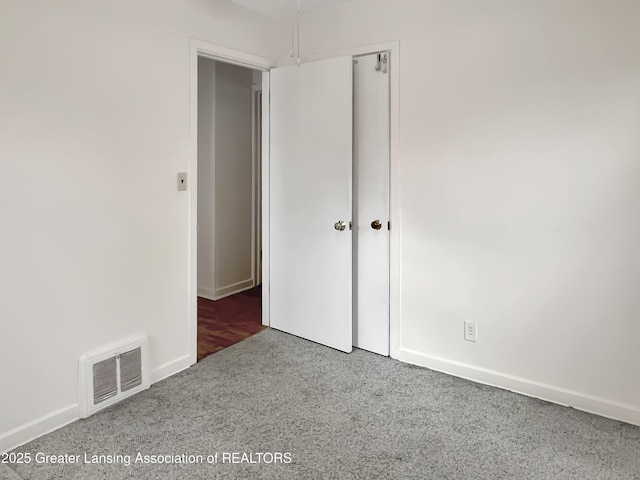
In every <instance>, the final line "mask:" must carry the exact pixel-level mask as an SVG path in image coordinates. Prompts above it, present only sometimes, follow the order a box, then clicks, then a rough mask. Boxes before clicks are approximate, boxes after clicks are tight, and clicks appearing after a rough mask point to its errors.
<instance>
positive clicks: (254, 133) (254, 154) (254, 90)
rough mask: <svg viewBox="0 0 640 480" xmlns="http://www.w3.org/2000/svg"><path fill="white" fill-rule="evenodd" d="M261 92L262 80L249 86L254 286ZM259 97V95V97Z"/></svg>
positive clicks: (257, 268) (257, 275)
mask: <svg viewBox="0 0 640 480" xmlns="http://www.w3.org/2000/svg"><path fill="white" fill-rule="evenodd" d="M258 94H262V82H261V83H260V85H252V87H251V159H252V167H253V169H252V172H253V177H252V188H251V191H252V195H253V198H252V199H251V200H252V202H251V204H252V215H253V218H252V225H253V231H252V233H251V235H252V237H251V240H252V244H251V251H252V252H253V253H252V259H251V266H252V269H253V270H252V271H253V279H254V286H257V285H260V283H262V278H261V271H260V252H261V250H262V241H261V240H262V239H261V238H260V235H261V234H262V228H260V226H259V224H260V221H261V217H262V215H261V214H262V197H261V196H260V187H261V183H262V172H261V166H262V165H261V160H262V159H261V155H260V153H261V148H258V127H259V126H260V127H261V126H262V116H261V117H260V119H258V115H257V112H256V110H257V108H258V97H260V95H258ZM260 98H261V97H260ZM260 103H261V105H260V107H261V109H262V100H261V101H260ZM260 147H262V142H260Z"/></svg>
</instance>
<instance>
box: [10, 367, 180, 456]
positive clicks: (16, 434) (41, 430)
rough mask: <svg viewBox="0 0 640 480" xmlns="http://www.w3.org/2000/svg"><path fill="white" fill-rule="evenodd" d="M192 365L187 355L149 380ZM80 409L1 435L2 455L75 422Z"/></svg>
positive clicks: (63, 410) (151, 374)
mask: <svg viewBox="0 0 640 480" xmlns="http://www.w3.org/2000/svg"><path fill="white" fill-rule="evenodd" d="M191 365H192V362H191V357H190V355H185V356H183V357H180V358H178V359H176V360H173V361H171V362H169V363H166V364H164V365H162V366H161V367H159V368H156V369H155V370H153V371H151V372H149V379H150V381H151V383H152V384H154V383H156V382H159V381H160V380H164V379H165V378H167V377H170V376H172V375H175V374H176V373H178V372H181V371H183V370H186V369H187V368H189V367H190V366H191ZM78 408H79V406H78V404H77V403H76V404H73V405H69V406H68V407H65V408H61V409H60V410H56V411H55V412H52V413H50V414H48V415H45V416H43V417H40V418H38V419H36V420H33V421H31V422H28V423H25V424H23V425H20V426H18V427H16V428H14V429H12V430H9V431H8V432H6V433H2V434H0V453H4V452H9V451H11V450H13V449H14V448H17V447H19V446H21V445H24V444H25V443H29V442H31V441H32V440H35V439H36V438H38V437H41V436H43V435H46V434H47V433H51V432H53V431H54V430H57V429H59V428H62V427H64V426H66V425H69V424H70V423H73V422H75V421H76V420H78V419H79V418H80V416H79V411H78Z"/></svg>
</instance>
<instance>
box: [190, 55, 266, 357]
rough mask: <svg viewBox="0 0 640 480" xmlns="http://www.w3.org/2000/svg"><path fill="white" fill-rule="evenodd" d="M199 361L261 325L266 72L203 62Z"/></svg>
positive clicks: (200, 59)
mask: <svg viewBox="0 0 640 480" xmlns="http://www.w3.org/2000/svg"><path fill="white" fill-rule="evenodd" d="M197 69H198V75H197V79H198V119H197V120H198V132H197V135H198V139H197V144H198V151H197V156H198V158H197V161H198V173H197V205H198V213H197V259H198V260H197V272H198V273H197V294H198V299H197V319H198V324H197V345H198V347H197V360H198V361H200V360H202V359H203V358H205V357H207V356H208V355H210V354H212V353H215V352H217V351H219V350H222V349H224V348H226V347H229V346H231V345H233V344H235V343H237V342H239V341H241V340H244V339H245V338H247V337H249V336H251V335H253V334H255V333H258V332H259V331H261V330H262V329H264V328H265V327H264V326H263V325H262V308H261V307H262V286H261V284H262V262H261V258H262V241H261V230H262V225H261V214H260V212H261V171H260V170H261V166H260V164H261V147H260V145H261V101H262V99H261V96H262V93H261V90H262V72H261V71H258V70H252V69H250V68H247V67H244V66H238V65H233V64H229V63H224V62H220V61H217V60H214V59H211V58H206V57H204V56H200V57H198V66H197Z"/></svg>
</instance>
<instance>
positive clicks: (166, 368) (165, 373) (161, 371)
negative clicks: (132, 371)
mask: <svg viewBox="0 0 640 480" xmlns="http://www.w3.org/2000/svg"><path fill="white" fill-rule="evenodd" d="M191 365H193V363H192V362H191V356H190V355H185V356H183V357H180V358H177V359H176V360H173V361H171V362H169V363H165V364H164V365H162V366H161V367H159V368H156V369H155V370H153V371H151V372H149V380H151V384H154V383H156V382H159V381H160V380H164V379H165V378H169V377H171V376H172V375H175V374H176V373H180V372H181V371H183V370H186V369H187V368H189V367H190V366H191Z"/></svg>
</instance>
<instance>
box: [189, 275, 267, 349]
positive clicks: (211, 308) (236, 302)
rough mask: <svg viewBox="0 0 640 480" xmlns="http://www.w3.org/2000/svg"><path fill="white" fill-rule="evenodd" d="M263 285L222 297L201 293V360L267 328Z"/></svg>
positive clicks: (199, 345) (199, 318)
mask: <svg viewBox="0 0 640 480" xmlns="http://www.w3.org/2000/svg"><path fill="white" fill-rule="evenodd" d="M261 305H262V288H261V287H259V286H258V287H255V288H252V289H251V290H246V291H244V292H241V293H237V294H235V295H231V296H230V297H226V298H223V299H221V300H217V301H215V302H214V301H213V300H207V299H206V298H201V297H198V361H200V360H202V359H203V358H205V357H207V356H209V355H211V354H212V353H215V352H217V351H219V350H222V349H223V348H227V347H229V346H231V345H233V344H234V343H238V342H239V341H241V340H244V339H245V338H247V337H250V336H251V335H254V334H256V333H258V332H259V331H261V330H264V329H265V328H266V327H265V326H263V325H262V314H261Z"/></svg>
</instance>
